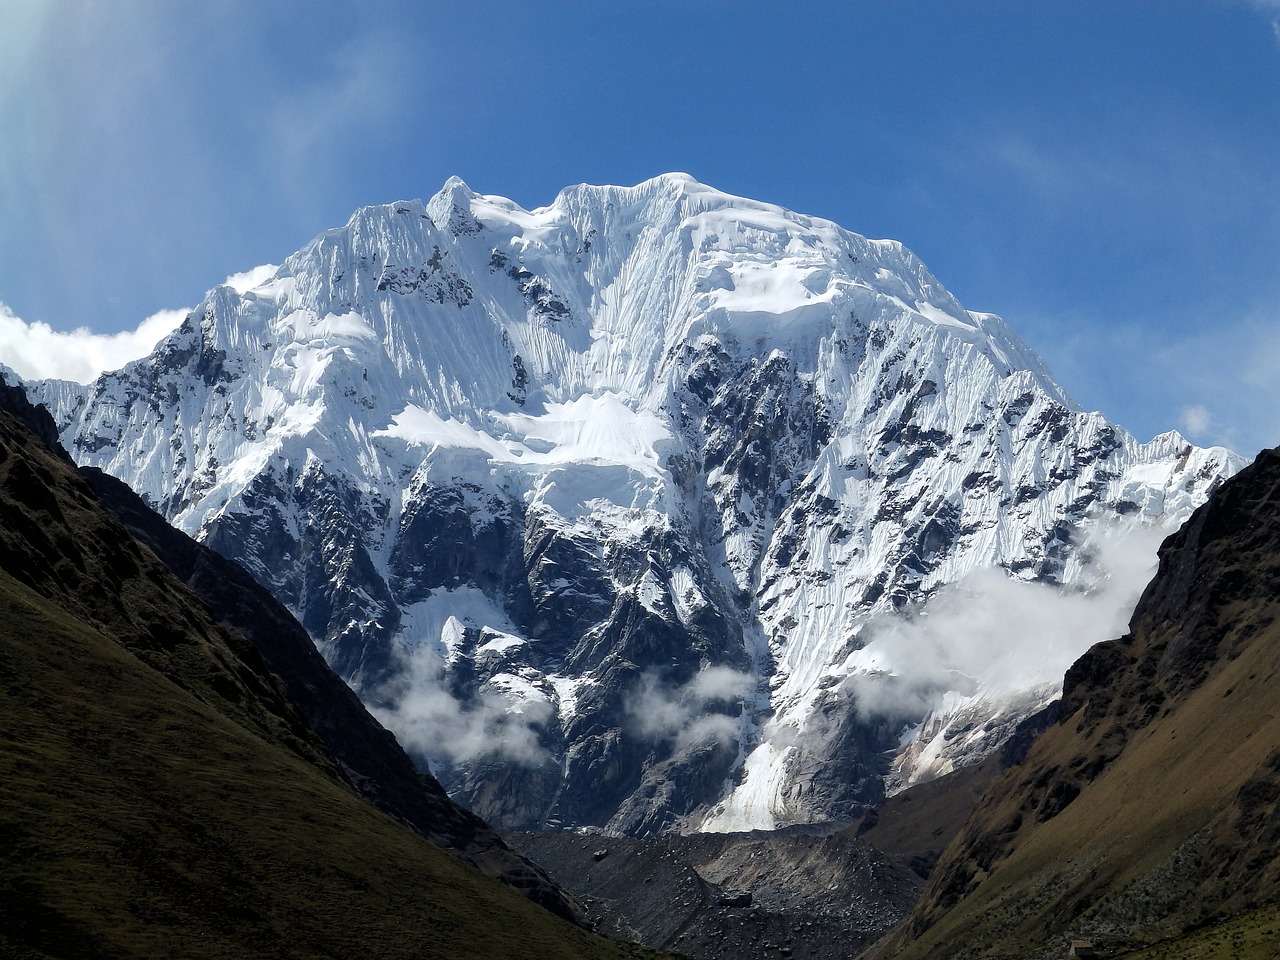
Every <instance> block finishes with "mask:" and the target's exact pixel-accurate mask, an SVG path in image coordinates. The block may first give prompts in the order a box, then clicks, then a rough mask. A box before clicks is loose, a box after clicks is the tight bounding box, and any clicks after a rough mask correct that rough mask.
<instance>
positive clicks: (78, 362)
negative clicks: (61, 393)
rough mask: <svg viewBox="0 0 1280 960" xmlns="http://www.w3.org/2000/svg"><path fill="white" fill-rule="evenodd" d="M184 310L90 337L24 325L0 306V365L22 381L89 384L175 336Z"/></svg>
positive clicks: (165, 312) (78, 331) (161, 313)
mask: <svg viewBox="0 0 1280 960" xmlns="http://www.w3.org/2000/svg"><path fill="white" fill-rule="evenodd" d="M187 313H188V311H187V310H161V311H159V312H157V313H153V314H152V315H151V316H149V317H147V318H146V319H145V320H143V321H142V323H140V324H138V327H137V329H135V330H124V331H121V332H120V333H113V334H102V333H94V332H93V331H91V330H89V329H88V328H86V327H80V328H78V329H75V330H72V331H70V332H69V333H67V332H64V331H61V330H54V329H53V328H52V327H51V326H49V324H47V323H42V322H40V321H37V322H35V323H27V322H26V321H25V320H23V319H22V318H21V317H18V316H16V315H15V314H14V313H13V311H12V310H10V309H9V308H8V307H7V306H5V305H4V304H3V303H0V362H3V363H5V364H7V365H8V366H10V367H12V368H13V370H14V371H15V372H16V373H17V374H18V375H19V376H21V377H22V378H23V379H27V380H44V379H48V378H52V379H57V380H73V381H75V382H76V383H90V382H92V381H93V380H94V379H95V378H97V376H98V375H99V374H101V373H103V372H104V371H107V370H118V369H120V368H121V367H123V366H124V365H125V364H126V363H128V362H129V361H130V360H137V359H138V358H139V357H145V356H146V355H147V354H148V353H150V352H151V350H152V349H153V348H154V347H155V345H156V344H157V343H159V342H160V340H161V339H162V338H164V337H165V336H167V335H168V334H170V333H172V332H173V331H174V330H176V329H177V328H178V326H179V324H181V323H182V321H183V320H184V319H185V318H186V316H187Z"/></svg>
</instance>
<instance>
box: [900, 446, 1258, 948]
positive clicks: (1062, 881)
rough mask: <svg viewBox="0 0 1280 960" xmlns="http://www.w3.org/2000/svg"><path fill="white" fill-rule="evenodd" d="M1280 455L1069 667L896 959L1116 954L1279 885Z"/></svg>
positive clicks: (1203, 520) (1253, 473) (1211, 514)
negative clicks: (1042, 724)
mask: <svg viewBox="0 0 1280 960" xmlns="http://www.w3.org/2000/svg"><path fill="white" fill-rule="evenodd" d="M1277 598H1280V450H1269V451H1263V453H1261V454H1260V455H1259V456H1258V459H1257V460H1256V461H1255V462H1254V463H1253V464H1251V465H1250V466H1248V467H1246V468H1245V469H1244V470H1242V471H1241V472H1240V474H1239V475H1237V476H1236V477H1234V478H1232V479H1231V480H1230V481H1229V482H1227V483H1226V484H1224V485H1223V486H1222V488H1221V489H1220V490H1219V491H1218V492H1217V493H1216V494H1214V496H1213V497H1212V498H1211V499H1210V500H1209V502H1207V503H1206V504H1205V505H1204V506H1202V507H1201V508H1200V509H1199V510H1197V511H1196V512H1195V513H1194V514H1193V515H1192V517H1191V519H1190V520H1189V521H1188V522H1187V523H1186V524H1185V526H1183V528H1182V529H1181V530H1180V531H1178V533H1176V534H1175V535H1174V536H1172V537H1170V538H1169V539H1168V540H1167V541H1166V542H1165V544H1164V546H1163V547H1162V549H1161V551H1160V569H1159V572H1158V574H1157V575H1156V578H1155V579H1154V580H1153V581H1152V582H1151V584H1150V586H1149V587H1148V588H1147V590H1146V592H1145V593H1144V594H1143V596H1142V599H1141V601H1140V602H1139V604H1138V607H1137V609H1136V610H1135V611H1134V615H1133V619H1132V621H1131V623H1130V632H1129V633H1128V634H1127V635H1126V636H1123V637H1121V638H1119V639H1117V640H1111V641H1107V642H1105V643H1100V644H1098V645H1096V646H1094V647H1093V648H1092V649H1090V650H1089V651H1088V653H1086V654H1085V655H1084V656H1083V657H1081V658H1080V659H1079V660H1078V661H1077V662H1076V663H1075V665H1074V666H1072V668H1071V669H1070V671H1068V673H1067V677H1066V682H1065V685H1064V691H1063V701H1062V707H1061V713H1060V717H1059V720H1058V721H1057V723H1056V724H1055V725H1054V726H1052V727H1050V728H1049V729H1048V730H1047V731H1046V732H1045V733H1044V734H1043V735H1042V736H1041V737H1039V738H1038V739H1037V740H1036V741H1035V742H1034V743H1033V744H1032V745H1031V747H1030V749H1029V751H1028V754H1027V757H1026V759H1025V761H1024V762H1023V763H1022V764H1021V765H1020V766H1017V767H1014V768H1013V769H1011V770H1010V771H1009V772H1008V773H1006V774H1005V775H1004V777H1002V778H1001V779H1000V780H998V781H996V782H995V783H994V784H993V785H992V786H991V787H990V788H989V789H988V790H987V792H986V794H985V795H984V797H983V798H982V800H981V801H980V802H979V803H978V805H977V807H976V808H975V811H974V814H973V816H972V817H971V818H970V819H969V821H968V822H967V823H966V825H965V827H964V829H963V830H962V831H961V833H960V837H959V840H958V841H957V842H956V843H954V844H953V845H952V846H951V847H950V848H949V849H948V850H947V852H946V853H945V854H944V856H943V858H942V860H941V862H940V863H939V864H938V867H937V869H936V870H935V871H934V873H933V875H932V877H931V879H930V882H929V885H928V887H927V889H926V891H925V894H924V896H923V898H922V900H921V902H920V905H919V906H918V907H917V909H916V910H915V912H914V913H913V914H912V916H911V918H910V920H909V921H908V923H907V924H906V925H905V926H904V928H903V929H902V931H901V932H900V934H899V935H898V937H897V940H896V943H895V944H894V949H891V950H889V951H887V952H886V953H885V954H884V955H885V956H903V957H925V956H928V957H933V956H939V957H941V956H947V957H956V958H961V957H977V956H989V955H994V954H996V953H1000V952H1003V953H1006V954H1012V953H1017V954H1019V955H1024V956H1028V957H1039V956H1044V957H1051V956H1059V955H1061V953H1062V951H1063V950H1065V943H1066V942H1067V941H1068V940H1069V939H1070V938H1071V937H1072V936H1081V937H1087V938H1090V939H1093V940H1095V941H1098V942H1102V943H1104V944H1106V945H1107V946H1108V947H1109V948H1111V949H1116V950H1119V949H1121V948H1128V947H1132V946H1136V945H1141V944H1144V943H1149V942H1152V941H1154V940H1158V939H1162V938H1165V937H1170V936H1176V935H1178V934H1181V933H1182V932H1184V931H1185V930H1187V929H1190V928H1193V927H1195V926H1198V925H1201V924H1203V923H1205V922H1206V921H1207V920H1211V919H1216V918H1221V917H1224V916H1229V915H1231V914H1233V913H1236V912H1239V911H1241V910H1245V909H1249V908H1251V907H1254V906H1257V905H1260V904H1264V903H1268V902H1270V901H1271V900H1273V899H1274V898H1275V897H1276V895H1277V893H1278V892H1280V855H1278V854H1277V851H1278V850H1280V847H1278V846H1277V841H1280V805H1278V802H1277V801H1278V798H1280V748H1277V744H1280V719H1277V710H1276V706H1277V695H1276V682H1277V679H1278V677H1280V660H1278V659H1277V656H1276V650H1277V641H1278V640H1280V628H1278V627H1277V616H1278V615H1280V600H1278V599H1277Z"/></svg>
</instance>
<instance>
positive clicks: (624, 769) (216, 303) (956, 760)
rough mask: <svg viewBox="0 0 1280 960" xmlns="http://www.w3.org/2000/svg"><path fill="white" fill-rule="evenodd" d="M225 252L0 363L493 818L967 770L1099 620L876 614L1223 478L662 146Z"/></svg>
mask: <svg viewBox="0 0 1280 960" xmlns="http://www.w3.org/2000/svg"><path fill="white" fill-rule="evenodd" d="M260 279H261V282H260V283H257V285H256V286H254V287H253V288H251V289H240V288H238V287H234V286H229V285H224V286H219V287H217V288H215V289H213V290H211V291H209V292H208V293H207V294H206V295H205V297H204V298H203V300H201V302H200V303H199V305H198V306H197V307H196V308H195V309H194V310H192V311H191V313H190V314H189V315H188V316H187V317H186V318H185V319H184V321H183V323H182V324H181V325H180V326H179V328H178V329H176V330H175V331H174V332H173V333H172V334H171V335H169V336H168V337H166V338H165V339H164V340H163V341H162V342H160V343H159V344H157V345H156V347H155V349H154V350H153V351H152V353H151V354H150V355H149V356H147V357H144V358H141V359H139V360H137V361H135V362H133V363H130V364H128V365H126V366H125V367H124V368H122V369H120V370H115V371H109V372H106V373H104V374H103V375H102V376H101V377H99V378H98V379H97V380H96V381H95V382H94V383H92V384H87V385H81V384H73V383H68V382H63V381H44V382H40V383H32V384H29V385H28V386H29V389H30V390H31V391H32V395H33V397H34V398H37V399H39V400H41V401H42V402H44V403H46V404H47V405H48V407H49V409H50V410H51V412H52V414H53V416H54V419H55V421H56V423H57V426H58V430H59V435H60V436H61V438H62V441H63V443H64V444H65V446H66V448H67V450H68V451H70V452H71V453H72V455H73V456H74V458H75V459H76V462H77V463H79V464H81V465H84V466H92V467H96V468H98V469H101V470H103V471H105V472H107V473H110V474H111V475H113V476H115V477H117V478H119V479H121V480H123V481H124V482H125V483H127V484H129V486H130V487H131V488H132V489H134V490H136V491H137V492H138V493H139V494H140V495H141V496H142V497H143V498H144V499H145V500H146V501H147V503H148V504H150V505H151V506H153V507H155V508H156V509H157V510H158V511H159V512H160V513H161V514H162V515H163V516H164V517H165V518H166V519H167V520H169V521H170V522H171V523H173V524H174V525H175V526H177V527H179V528H180V529H182V530H183V531H185V532H186V533H188V534H190V535H192V536H193V537H196V538H197V539H199V540H200V541H201V542H203V543H205V544H207V545H208V546H210V547H211V548H212V549H214V550H216V551H218V552H220V553H222V554H224V555H225V556H227V557H228V558H229V559H232V560H234V561H236V562H237V563H239V564H241V565H242V566H243V567H244V568H245V569H246V570H248V571H249V572H250V574H251V575H252V576H253V577H254V578H255V579H257V580H258V582H259V583H260V584H261V585H262V586H264V587H265V588H267V589H268V590H270V591H271V593H272V594H273V595H274V596H275V597H276V598H277V599H278V600H280V601H281V602H282V603H283V604H284V605H285V606H287V607H288V608H289V610H290V611H291V612H292V613H293V614H294V615H295V616H296V617H297V619H298V621H299V622H300V623H301V624H302V625H303V627H304V628H305V629H306V630H307V632H308V633H309V634H310V635H311V637H312V639H313V640H314V642H315V644H316V645H317V646H318V648H319V649H320V651H321V653H322V654H323V655H324V657H325V659H326V660H327V661H328V663H329V664H330V665H331V666H332V667H333V668H334V670H335V671H336V672H337V673H338V674H339V675H340V676H341V677H342V678H343V679H344V680H346V681H347V682H349V683H350V684H351V685H352V687H353V688H354V689H355V690H356V691H357V692H358V693H359V694H360V695H361V697H362V698H363V700H364V701H365V703H366V704H367V705H369V706H370V707H371V708H372V709H373V710H374V711H375V713H376V716H377V717H378V718H379V719H380V720H381V721H382V722H383V723H385V724H386V725H387V727H388V728H389V729H391V730H392V731H393V732H394V733H395V734H396V736H397V737H398V738H399V740H400V742H401V743H402V744H403V745H404V746H405V747H406V748H407V749H408V750H409V752H410V754H411V756H412V757H413V758H414V760H415V761H416V762H417V763H418V764H419V765H420V766H422V767H423V768H424V769H425V768H426V767H427V766H428V765H429V766H430V769H431V770H432V771H433V772H434V773H435V774H436V776H438V777H439V779H440V781H441V783H442V784H443V785H444V786H445V788H446V789H447V790H448V791H449V793H450V795H451V796H453V797H454V798H455V799H458V800H459V801H460V802H462V803H464V804H465V805H467V806H468V807H469V808H470V809H472V810H473V811H474V812H476V813H478V814H479V815H481V816H483V817H484V818H485V819H486V820H488V821H489V822H491V823H494V824H496V825H498V826H501V827H503V828H504V829H521V830H527V829H584V830H604V831H606V832H608V833H613V834H625V835H628V836H635V837H645V836H656V835H660V834H664V833H671V832H696V831H712V832H713V831H725V832H739V831H748V830H755V829H773V828H778V827H787V826H795V825H800V826H807V827H810V828H814V829H826V828H827V826H829V825H834V824H848V823H850V822H852V821H854V820H856V819H857V818H858V817H860V816H861V815H862V814H863V813H865V812H866V811H867V810H868V809H869V808H870V807H871V806H874V805H875V804H876V803H878V802H879V801H880V800H881V799H882V798H883V797H884V795H885V793H886V792H892V791H893V790H894V789H896V788H898V787H903V786H908V785H910V784H912V783H916V782H919V781H922V780H927V779H930V778H931V777H934V776H937V775H939V774H942V773H945V772H948V771H950V770H952V769H955V768H959V767H963V766H966V765H969V764H971V763H974V762H976V761H978V760H980V759H981V758H982V757H983V756H985V755H986V754H988V753H990V752H991V751H992V750H994V749H997V748H998V747H999V745H1000V743H1001V742H1002V741H1003V739H1004V738H1006V737H1007V736H1008V735H1009V734H1011V733H1012V732H1013V730H1014V729H1015V728H1016V726H1017V723H1018V722H1019V720H1021V719H1022V718H1023V717H1025V716H1027V715H1030V714H1032V713H1035V712H1036V711H1038V710H1039V709H1041V708H1042V707H1043V706H1044V705H1045V704H1046V703H1048V702H1049V701H1050V700H1052V699H1054V698H1055V697H1056V695H1057V692H1058V687H1057V685H1058V683H1059V682H1060V680H1061V676H1062V673H1063V671H1064V670H1065V669H1066V667H1067V666H1068V665H1069V663H1070V662H1071V660H1072V659H1074V657H1075V656H1077V655H1078V654H1079V653H1080V652H1082V651H1083V650H1084V649H1085V648H1086V647H1087V646H1088V644H1089V643H1090V642H1092V641H1093V640H1095V639H1103V638H1105V637H1107V636H1111V635H1114V632H1116V631H1118V630H1119V629H1121V628H1122V623H1123V613H1121V614H1120V619H1118V620H1116V621H1115V625H1114V626H1113V625H1111V622H1110V621H1111V620H1112V616H1111V615H1109V616H1108V617H1106V618H1102V619H1105V620H1107V621H1108V622H1107V625H1106V626H1105V627H1104V628H1100V629H1099V630H1096V631H1089V636H1088V637H1085V636H1082V635H1081V634H1082V633H1083V632H1084V631H1082V630H1079V631H1069V632H1068V634H1067V635H1066V636H1063V637H1060V638H1057V639H1056V640H1047V639H1045V636H1044V635H1045V632H1046V631H1045V630H1044V629H1041V628H1042V627H1043V624H1039V623H1037V624H1022V625H1020V626H1018V627H1017V628H1016V629H1003V630H1001V631H994V630H987V631H978V636H976V637H966V638H964V640H965V641H966V642H958V641H957V638H956V637H955V636H952V635H942V636H933V635H931V634H929V631H928V630H924V634H925V635H924V636H923V637H920V636H919V634H920V630H921V629H923V628H924V627H925V626H927V623H928V622H934V623H936V622H938V621H937V619H936V618H935V620H934V621H926V619H925V618H924V617H923V616H919V617H916V618H915V619H914V620H912V619H911V616H910V615H911V614H912V612H918V611H919V610H920V607H921V606H922V605H924V604H928V603H933V602H935V601H936V602H939V603H941V602H943V600H944V599H945V598H946V597H954V596H956V595H959V594H964V593H965V591H966V590H967V589H968V587H967V586H966V583H968V582H969V581H970V578H973V577H985V578H986V579H985V581H984V584H985V586H984V589H988V588H989V590H990V591H1001V592H1008V591H1025V592H1023V593H1021V594H1020V595H1021V596H1034V597H1035V598H1036V602H1035V603H1031V604H1028V603H1023V604H1022V606H1024V607H1026V606H1041V607H1042V606H1044V605H1045V603H1044V602H1040V601H1045V602H1047V603H1053V602H1056V601H1058V600H1062V599H1063V598H1064V597H1076V598H1079V597H1080V596H1081V595H1083V594H1085V593H1086V592H1088V591H1090V590H1094V589H1095V588H1096V591H1095V592H1097V591H1105V588H1106V587H1107V585H1108V584H1112V585H1114V584H1115V583H1116V582H1117V581H1118V580H1120V579H1121V578H1119V577H1114V578H1113V577H1111V576H1110V575H1111V574H1113V573H1114V572H1115V571H1114V570H1113V569H1112V568H1111V567H1109V566H1108V563H1107V562H1106V556H1105V551H1104V550H1103V549H1102V547H1101V546H1100V544H1101V543H1102V542H1103V541H1104V540H1105V537H1103V535H1102V534H1103V532H1104V531H1108V532H1109V531H1113V530H1122V531H1132V530H1135V529H1144V528H1146V527H1148V526H1156V527H1160V528H1162V529H1163V528H1167V529H1173V528H1174V527H1175V526H1176V525H1177V524H1179V523H1181V522H1182V520H1184V519H1185V518H1186V517H1187V516H1188V515H1189V514H1190V512H1191V510H1192V509H1193V508H1194V507H1195V506H1197V505H1198V504H1199V503H1201V502H1203V500H1204V498H1205V497H1206V496H1208V494H1209V493H1210V492H1211V491H1212V490H1213V489H1214V488H1215V487H1216V486H1217V485H1218V484H1219V483H1220V482H1221V481H1222V479H1223V478H1224V477H1225V476H1229V475H1230V474H1231V473H1233V472H1234V471H1235V470H1237V469H1238V468H1239V466H1240V464H1241V461H1240V460H1239V458H1238V457H1236V456H1235V455H1234V454H1232V453H1230V452H1229V451H1226V450H1223V449H1221V448H1214V449H1199V448H1196V447H1194V446H1193V445H1191V444H1189V443H1188V442H1187V441H1186V440H1185V439H1184V438H1182V437H1181V436H1179V435H1177V434H1176V433H1173V432H1170V433H1166V434H1162V435H1160V436H1158V437H1155V438H1154V439H1152V440H1149V441H1147V442H1139V441H1138V440H1137V439H1136V438H1134V437H1132V436H1130V435H1129V434H1127V433H1126V432H1125V431H1124V430H1123V429H1122V428H1120V427H1119V426H1117V425H1115V424H1113V423H1110V422H1108V421H1107V420H1106V419H1105V417H1103V416H1102V415H1101V414H1099V413H1095V412H1088V411H1085V410H1083V409H1081V407H1080V406H1079V405H1078V404H1077V403H1075V401H1073V400H1072V399H1071V398H1070V397H1069V396H1068V395H1067V393H1066V392H1065V391H1064V390H1063V389H1062V388H1061V387H1060V386H1059V385H1058V384H1057V383H1056V382H1054V380H1053V378H1052V377H1051V375H1050V373H1049V371H1048V370H1047V369H1046V368H1045V366H1044V364H1043V363H1042V362H1041V361H1040V359H1039V358H1038V357H1037V356H1036V355H1035V353H1034V352H1033V351H1032V350H1031V349H1030V348H1029V347H1028V346H1027V344H1025V343H1023V342H1022V340H1021V339H1019V337H1018V336H1017V335H1016V333H1015V332H1014V331H1013V330H1012V329H1011V328H1010V327H1009V325H1008V324H1006V323H1005V322H1004V321H1003V320H1001V319H1000V318H999V317H995V316H993V315H990V314H986V313H980V312H976V311H972V310H968V309H966V308H965V307H964V306H963V305H962V304H960V303H959V302H958V300H957V299H956V298H955V297H954V296H953V295H952V294H951V293H950V292H949V291H947V290H946V288H945V287H943V286H942V284H941V283H940V282H939V281H938V280H937V278H935V277H934V276H933V275H932V274H931V273H930V272H929V271H928V269H927V268H926V267H925V265H924V264H923V263H921V262H920V260H919V259H918V258H916V257H915V256H914V255H913V254H912V253H911V252H910V251H909V250H907V249H906V248H904V247H903V246H902V245H901V244H900V243H897V242H895V241H892V240H876V239H869V238H867V237H863V236H860V235H858V234H856V233H853V232H852V231H849V230H846V229H844V228H842V227H840V226H839V225H837V224H835V223H832V222H831V221H829V220H824V219H822V218H820V217H813V216H807V215H805V214H801V213H797V212H794V211H790V210H785V209H783V208H781V207H778V206H775V205H772V204H768V203H762V202H759V201H756V200H751V199H748V198H744V197H736V196H732V195H730V194H727V193H724V192H722V191H719V190H716V189H714V188H712V187H710V186H707V185H705V184H701V183H698V182H697V181H696V180H694V179H693V178H692V177H689V176H687V175H683V174H664V175H661V176H658V177H654V178H652V179H650V180H646V181H644V182H643V183H640V184H637V185H635V186H629V187H624V186H596V185H588V184H582V185H577V186H572V187H568V188H566V189H565V190H563V191H562V192H561V193H560V194H559V195H558V196H557V197H556V198H555V199H554V201H553V202H552V203H550V204H548V205H547V206H545V207H539V208H537V209H534V210H525V209H522V208H521V207H519V206H518V205H517V204H515V203H514V202H512V201H511V200H508V199H505V198H503V197H499V196H493V195H484V194H478V193H476V192H474V191H473V190H471V189H470V188H468V187H467V185H466V184H465V183H463V182H462V181H461V180H458V179H456V178H453V179H450V180H449V181H448V182H447V183H446V184H445V185H444V186H443V188H442V189H441V190H440V191H439V192H437V193H436V194H435V196H433V197H431V198H430V199H428V200H427V201H426V202H422V201H418V200H406V201H402V202H396V203H391V204H385V205H381V206H371V207H365V208H363V209H360V210H358V211H356V213H355V214H354V215H353V216H352V217H351V219H350V220H349V221H348V222H347V223H346V224H344V225H342V226H340V227H336V228H334V229H331V230H327V231H325V232H324V233H322V234H321V235H319V236H317V237H316V238H315V239H314V240H312V241H311V242H310V243H308V244H306V245H305V246H304V247H303V248H302V249H300V250H298V251H297V252H295V253H293V254H292V255H290V256H287V257H285V258H283V260H282V261H281V265H280V267H279V268H278V269H276V270H275V271H274V273H273V274H272V275H271V276H269V277H262V278H260ZM1122 593H1123V596H1119V597H1115V598H1112V602H1111V605H1110V606H1109V607H1108V610H1109V611H1112V613H1114V611H1124V612H1127V609H1129V605H1130V604H1131V603H1132V600H1133V599H1134V598H1136V593H1137V588H1136V587H1135V589H1134V591H1133V596H1130V593H1129V591H1128V590H1127V589H1126V590H1124V591H1122ZM1046 598H1047V599H1046ZM1064 602H1066V601H1064ZM1005 626H1007V625H1005ZM1051 626H1052V625H1051ZM1095 634H1096V635H1095ZM912 637H916V638H917V639H916V640H914V641H913V640H912V639H911V638H912ZM992 644H1000V645H1001V647H1000V649H999V650H993V649H992V648H991V645H992ZM441 731H447V735H441ZM908 732H910V736H906V734H907V733H908Z"/></svg>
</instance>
